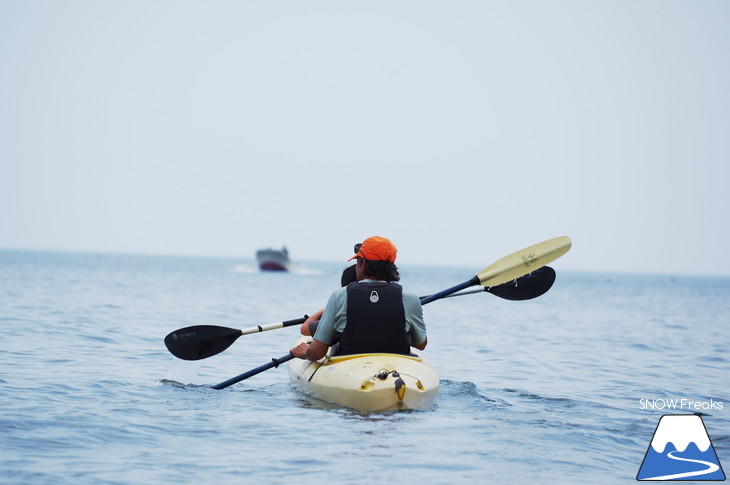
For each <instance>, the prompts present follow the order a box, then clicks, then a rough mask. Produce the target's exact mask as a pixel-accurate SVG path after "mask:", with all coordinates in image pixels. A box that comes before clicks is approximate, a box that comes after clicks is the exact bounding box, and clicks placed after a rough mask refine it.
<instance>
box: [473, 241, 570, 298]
mask: <svg viewBox="0 0 730 485" xmlns="http://www.w3.org/2000/svg"><path fill="white" fill-rule="evenodd" d="M571 244H572V243H571V242H570V238H569V237H568V236H560V237H556V238H553V239H548V240H547V241H543V242H541V243H537V244H533V245H532V246H530V247H527V248H525V249H522V250H520V251H517V252H515V253H512V254H510V255H509V256H505V257H504V258H502V259H500V260H499V261H495V262H494V263H492V264H490V265H489V266H487V267H486V268H484V269H483V270H482V271H481V272H480V273H479V274H478V275H477V278H479V284H481V285H482V286H485V287H487V288H488V287H490V286H497V285H501V284H502V283H506V282H508V281H512V280H514V279H517V278H519V277H520V276H524V275H526V274H527V273H531V272H532V271H535V270H536V269H539V268H542V267H543V266H545V265H546V264H549V263H551V262H553V261H555V260H556V259H558V258H559V257H560V256H562V255H563V254H565V253H567V252H568V250H569V249H570V246H571Z"/></svg>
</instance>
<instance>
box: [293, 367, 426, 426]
mask: <svg viewBox="0 0 730 485" xmlns="http://www.w3.org/2000/svg"><path fill="white" fill-rule="evenodd" d="M288 368H289V378H290V379H291V382H292V385H293V386H294V387H295V388H297V389H299V390H300V391H302V392H303V393H305V394H307V395H309V396H312V397H315V398H317V399H321V400H323V401H327V402H330V403H334V404H338V405H340V406H345V407H348V408H352V409H356V410H358V411H361V412H381V411H394V410H406V409H414V410H429V409H431V408H432V407H433V403H434V401H435V400H436V396H437V395H438V391H439V378H438V376H437V375H436V373H435V372H434V371H433V369H432V368H431V366H430V365H429V364H428V362H426V361H425V360H424V359H423V358H422V357H419V356H407V355H398V354H356V355H346V356H338V357H332V358H329V357H325V358H323V359H322V360H320V361H317V362H312V361H309V360H302V359H293V360H290V361H289V363H288Z"/></svg>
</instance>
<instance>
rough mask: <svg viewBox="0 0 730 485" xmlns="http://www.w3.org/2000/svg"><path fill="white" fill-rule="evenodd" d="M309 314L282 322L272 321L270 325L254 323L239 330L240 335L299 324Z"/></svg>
mask: <svg viewBox="0 0 730 485" xmlns="http://www.w3.org/2000/svg"><path fill="white" fill-rule="evenodd" d="M307 318H309V316H307V315H304V317H303V318H295V319H293V320H286V321H284V322H277V323H272V324H270V325H256V326H255V327H250V328H244V329H242V330H241V335H249V334H252V333H258V332H265V331H266V330H276V329H277V328H285V327H292V326H294V325H301V324H302V323H304V322H305V321H306V320H307Z"/></svg>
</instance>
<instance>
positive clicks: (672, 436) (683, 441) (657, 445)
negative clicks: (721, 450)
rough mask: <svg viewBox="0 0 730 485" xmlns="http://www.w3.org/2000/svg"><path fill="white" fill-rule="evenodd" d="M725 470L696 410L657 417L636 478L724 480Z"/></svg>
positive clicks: (640, 479) (641, 479) (642, 479)
mask: <svg viewBox="0 0 730 485" xmlns="http://www.w3.org/2000/svg"><path fill="white" fill-rule="evenodd" d="M725 478H726V477H725V472H724V471H723V469H722V465H720V460H719V459H718V458H717V453H715V447H714V446H712V441H711V440H710V435H709V434H708V433H707V428H705V423H704V422H703V421H702V417H701V416H700V415H699V414H665V415H664V416H662V417H661V418H660V419H659V424H657V427H656V430H655V431H654V435H653V436H652V438H651V441H650V442H649V447H648V448H647V450H646V454H645V455H644V461H643V462H642V463H641V467H640V468H639V472H638V473H637V474H636V479H637V480H639V481H644V480H712V481H716V480H725Z"/></svg>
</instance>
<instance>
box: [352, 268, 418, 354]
mask: <svg viewBox="0 0 730 485" xmlns="http://www.w3.org/2000/svg"><path fill="white" fill-rule="evenodd" d="M410 352H411V346H410V341H409V339H408V334H407V333H406V312H405V309H404V308H403V288H402V287H401V286H400V285H399V284H397V283H386V282H378V283H357V282H356V283H350V284H349V285H347V325H346V326H345V329H344V331H343V333H342V338H341V339H340V347H339V351H338V355H351V354H368V353H389V354H405V355H408V354H410Z"/></svg>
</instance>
